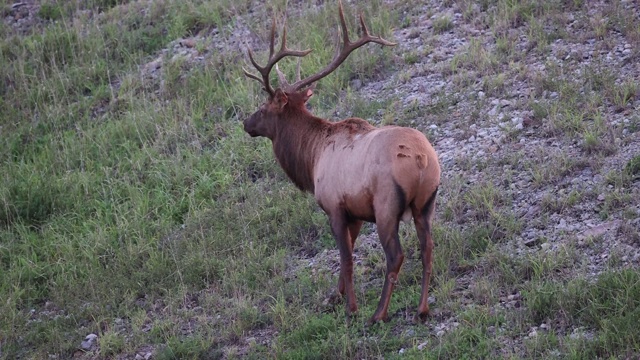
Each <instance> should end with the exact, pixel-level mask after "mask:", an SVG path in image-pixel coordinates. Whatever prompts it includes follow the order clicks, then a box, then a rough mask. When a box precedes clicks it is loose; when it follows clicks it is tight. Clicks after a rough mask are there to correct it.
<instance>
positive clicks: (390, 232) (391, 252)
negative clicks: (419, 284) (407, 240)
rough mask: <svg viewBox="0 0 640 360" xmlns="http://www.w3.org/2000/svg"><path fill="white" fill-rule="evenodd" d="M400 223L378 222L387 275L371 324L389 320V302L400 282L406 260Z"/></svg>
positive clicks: (393, 220) (394, 221)
mask: <svg viewBox="0 0 640 360" xmlns="http://www.w3.org/2000/svg"><path fill="white" fill-rule="evenodd" d="M398 222H399V221H398V220H397V219H389V220H388V221H386V222H381V221H380V220H379V221H377V222H376V225H377V227H378V235H379V236H380V242H381V243H382V248H383V249H384V254H385V256H386V259H387V275H386V277H385V279H384V286H383V287H382V295H380V302H379V303H378V308H377V309H376V312H375V313H374V314H373V317H372V318H371V320H370V322H371V323H375V322H378V321H380V320H382V321H387V320H388V314H387V311H388V309H389V302H390V301H391V293H392V292H393V288H394V286H395V284H396V282H397V281H398V274H399V273H400V267H401V266H402V261H403V260H404V254H403V253H402V247H401V246H400V239H399V237H398Z"/></svg>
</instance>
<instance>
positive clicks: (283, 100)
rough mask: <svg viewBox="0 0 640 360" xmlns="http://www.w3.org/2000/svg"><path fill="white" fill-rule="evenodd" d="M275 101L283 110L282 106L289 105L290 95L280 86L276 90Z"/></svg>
mask: <svg viewBox="0 0 640 360" xmlns="http://www.w3.org/2000/svg"><path fill="white" fill-rule="evenodd" d="M273 101H274V103H275V104H276V106H277V107H278V109H280V110H282V108H284V106H285V105H287V103H288V102H289V97H288V96H287V94H286V93H285V92H284V91H282V89H279V88H278V89H276V92H275V94H274V95H273Z"/></svg>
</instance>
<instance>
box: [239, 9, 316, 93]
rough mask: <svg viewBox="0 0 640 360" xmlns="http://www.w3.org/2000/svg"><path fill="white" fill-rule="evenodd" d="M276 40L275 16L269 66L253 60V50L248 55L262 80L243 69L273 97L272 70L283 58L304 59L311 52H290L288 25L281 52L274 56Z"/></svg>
mask: <svg viewBox="0 0 640 360" xmlns="http://www.w3.org/2000/svg"><path fill="white" fill-rule="evenodd" d="M275 40H276V18H275V16H274V18H273V21H272V24H271V43H270V45H269V60H267V65H265V66H264V67H262V66H260V65H258V63H257V62H256V61H255V60H254V58H253V52H252V51H251V49H247V53H249V60H251V63H252V64H253V66H254V67H255V68H256V69H257V70H258V72H259V73H260V75H262V79H260V78H259V77H258V76H257V75H254V74H251V73H250V72H248V71H247V70H245V69H244V68H242V70H243V71H244V74H245V75H246V76H248V77H250V78H252V79H255V80H258V81H259V82H260V83H262V85H263V86H264V90H265V91H266V92H268V93H269V95H271V96H273V95H274V94H275V92H274V90H273V88H272V87H271V85H270V84H269V73H270V72H271V68H273V66H274V65H275V64H276V63H277V62H278V61H280V60H281V59H282V58H284V57H286V56H298V57H302V56H305V55H307V54H308V53H310V52H311V50H310V49H309V50H303V51H298V50H290V49H288V48H287V27H286V23H285V24H284V25H283V27H282V43H281V45H280V50H279V51H278V53H277V54H275V55H274V54H273V49H274V45H275Z"/></svg>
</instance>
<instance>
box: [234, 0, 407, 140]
mask: <svg viewBox="0 0 640 360" xmlns="http://www.w3.org/2000/svg"><path fill="white" fill-rule="evenodd" d="M338 3H339V15H340V26H341V29H342V47H341V48H338V51H337V52H336V55H335V56H334V58H333V60H332V61H331V63H329V65H327V66H326V67H325V68H324V69H322V70H320V71H319V72H317V73H316V74H314V75H311V76H309V77H306V78H304V79H300V62H298V68H297V80H296V82H295V83H293V84H289V83H288V82H287V80H286V78H285V76H284V74H283V73H282V72H280V71H279V70H278V66H277V63H278V61H280V60H282V59H283V58H285V57H287V56H293V57H304V56H306V55H307V54H309V53H310V52H311V50H310V49H307V50H291V49H289V48H287V29H286V25H285V26H284V27H283V31H282V40H281V45H280V50H279V51H278V52H277V53H275V54H274V47H275V25H276V22H275V18H274V19H273V22H272V26H271V36H270V38H271V41H270V46H269V59H268V60H267V64H266V65H265V66H260V65H258V63H257V62H256V61H255V59H254V57H253V52H252V51H251V49H248V51H247V52H248V54H249V59H250V60H251V63H252V64H253V66H254V67H255V68H256V69H257V70H258V73H259V74H260V76H258V75H254V74H252V73H250V72H248V71H247V70H244V69H243V70H244V73H245V75H246V76H247V77H250V78H252V79H255V80H257V81H259V82H260V83H261V84H262V86H263V89H264V91H266V92H267V94H268V96H269V98H268V99H267V101H266V102H265V103H264V104H262V106H260V109H258V111H256V112H255V113H253V114H252V115H251V116H250V117H249V118H248V119H246V120H245V121H244V130H245V131H246V132H247V133H248V134H249V135H251V136H252V137H255V136H265V137H267V138H269V139H272V140H273V137H274V136H275V132H276V123H277V121H278V120H279V119H281V118H283V117H289V116H295V113H296V112H303V113H306V112H307V110H306V107H305V103H306V102H307V101H308V100H309V98H310V97H311V96H312V95H313V88H314V86H315V82H316V81H318V80H320V79H322V78H323V77H325V76H327V75H329V74H331V73H332V72H333V71H334V70H336V69H337V68H338V67H339V66H340V64H342V62H344V60H345V59H346V58H347V57H348V56H349V54H351V52H352V51H354V50H355V49H357V48H359V47H361V46H362V45H365V44H367V43H370V42H373V43H377V44H380V45H383V46H394V45H396V44H395V43H392V42H390V41H387V40H385V39H383V38H381V37H378V36H372V35H370V34H369V30H368V29H367V26H366V25H365V23H364V17H363V16H362V14H360V29H361V33H362V36H361V37H360V38H359V39H358V40H356V41H353V42H352V41H351V40H350V39H349V33H348V30H347V24H346V21H345V18H344V11H343V9H342V1H339V2H338ZM274 66H275V68H276V71H277V73H278V77H279V79H280V87H278V88H276V89H275V90H274V89H273V88H272V87H271V84H270V83H269V74H270V73H271V70H272V69H273V67H274ZM285 115H288V116H285Z"/></svg>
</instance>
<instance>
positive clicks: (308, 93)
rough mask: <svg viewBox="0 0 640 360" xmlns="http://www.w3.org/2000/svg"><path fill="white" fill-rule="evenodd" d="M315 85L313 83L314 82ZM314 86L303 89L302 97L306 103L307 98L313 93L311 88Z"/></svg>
mask: <svg viewBox="0 0 640 360" xmlns="http://www.w3.org/2000/svg"><path fill="white" fill-rule="evenodd" d="M314 85H315V84H314ZM314 87H315V86H311V87H310V88H308V89H307V90H305V92H304V97H303V100H304V102H305V103H306V102H307V101H309V99H310V98H311V96H312V95H313V88H314Z"/></svg>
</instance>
